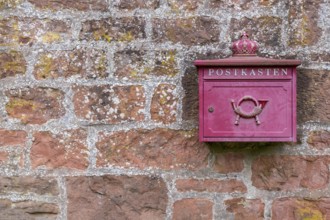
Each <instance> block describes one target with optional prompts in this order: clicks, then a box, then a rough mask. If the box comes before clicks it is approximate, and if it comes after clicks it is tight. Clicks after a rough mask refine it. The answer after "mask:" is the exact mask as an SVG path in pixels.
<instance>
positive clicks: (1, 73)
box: [0, 51, 26, 79]
mask: <svg viewBox="0 0 330 220" xmlns="http://www.w3.org/2000/svg"><path fill="white" fill-rule="evenodd" d="M25 71H26V61H25V59H24V57H23V54H22V53H20V52H18V51H9V52H0V79H3V78H6V77H12V76H16V75H24V74H25Z"/></svg>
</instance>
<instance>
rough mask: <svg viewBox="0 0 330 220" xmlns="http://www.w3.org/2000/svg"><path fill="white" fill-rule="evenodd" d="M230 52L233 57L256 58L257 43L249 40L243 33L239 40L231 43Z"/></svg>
mask: <svg viewBox="0 0 330 220" xmlns="http://www.w3.org/2000/svg"><path fill="white" fill-rule="evenodd" d="M231 50H232V51H233V56H256V55H257V51H258V43H257V42H256V41H254V40H250V39H249V35H248V34H247V33H246V32H245V31H244V32H243V34H242V35H241V39H240V40H238V41H235V42H233V44H232V47H231Z"/></svg>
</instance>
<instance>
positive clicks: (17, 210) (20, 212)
mask: <svg viewBox="0 0 330 220" xmlns="http://www.w3.org/2000/svg"><path fill="white" fill-rule="evenodd" d="M58 213H59V208H58V206H57V205H56V204H52V203H47V202H37V201H15V202H14V201H10V200H8V199H0V216H1V219H6V220H12V219H24V220H40V219H47V220H56V219H57V216H58Z"/></svg>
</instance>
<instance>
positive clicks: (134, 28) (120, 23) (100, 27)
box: [80, 17, 146, 42]
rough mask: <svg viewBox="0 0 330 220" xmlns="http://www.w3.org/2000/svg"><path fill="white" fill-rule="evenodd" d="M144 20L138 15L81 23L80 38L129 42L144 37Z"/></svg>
mask: <svg viewBox="0 0 330 220" xmlns="http://www.w3.org/2000/svg"><path fill="white" fill-rule="evenodd" d="M144 29H145V21H144V20H143V19H142V18H140V17H121V18H104V19H101V20H89V21H85V22H84V23H83V24H82V29H81V32H80V39H81V40H95V41H98V40H103V41H106V42H112V41H119V42H129V41H133V40H139V39H144V38H146V33H145V30H144Z"/></svg>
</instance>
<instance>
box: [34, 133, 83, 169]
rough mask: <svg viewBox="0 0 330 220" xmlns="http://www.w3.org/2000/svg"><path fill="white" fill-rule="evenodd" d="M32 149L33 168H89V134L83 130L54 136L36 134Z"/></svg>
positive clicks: (50, 134) (51, 134) (52, 134)
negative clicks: (87, 141)
mask: <svg viewBox="0 0 330 220" xmlns="http://www.w3.org/2000/svg"><path fill="white" fill-rule="evenodd" d="M33 137H34V140H33V144H32V148H31V155H30V159H31V165H32V167H33V168H37V167H46V168H49V169H56V168H69V169H80V170H81V169H86V168H87V167H88V148H87V143H86V139H87V132H86V131H85V130H82V129H77V130H66V131H62V132H61V133H58V134H54V133H51V132H48V131H42V132H36V133H34V135H33Z"/></svg>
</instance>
